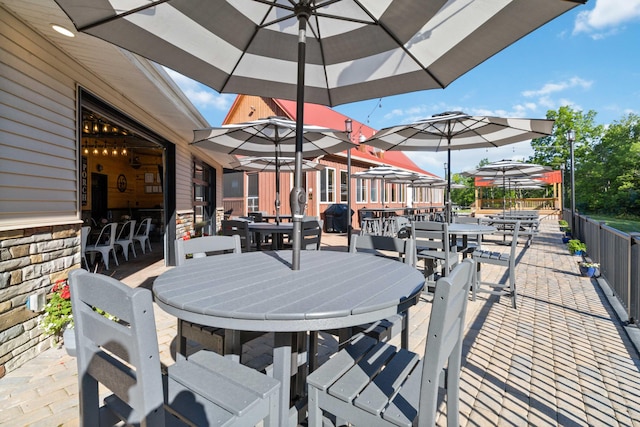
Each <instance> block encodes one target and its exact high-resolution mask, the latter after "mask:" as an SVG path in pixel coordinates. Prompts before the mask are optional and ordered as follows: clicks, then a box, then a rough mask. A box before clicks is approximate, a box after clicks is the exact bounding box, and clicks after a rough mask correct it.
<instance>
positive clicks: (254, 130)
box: [191, 117, 355, 159]
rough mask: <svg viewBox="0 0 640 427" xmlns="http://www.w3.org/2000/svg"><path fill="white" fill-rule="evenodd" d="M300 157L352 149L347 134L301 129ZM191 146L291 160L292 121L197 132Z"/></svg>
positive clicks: (279, 119)
mask: <svg viewBox="0 0 640 427" xmlns="http://www.w3.org/2000/svg"><path fill="white" fill-rule="evenodd" d="M301 137H302V157H303V158H305V159H314V158H316V157H319V156H323V155H325V154H332V153H339V152H340V151H345V150H347V149H351V148H353V147H355V144H353V143H352V142H350V141H349V138H348V136H347V133H346V132H344V131H339V130H335V129H329V128H325V127H321V126H312V125H304V126H303V127H302V133H301ZM191 144H192V145H195V146H196V147H199V148H201V149H203V150H209V151H214V152H217V153H225V154H236V155H240V156H257V157H274V158H279V157H294V158H295V154H296V122H294V121H293V120H289V119H287V118H284V117H268V118H265V119H260V120H255V121H252V122H244V123H237V124H229V125H224V126H221V127H211V128H206V129H197V130H195V131H194V132H193V142H192V143H191Z"/></svg>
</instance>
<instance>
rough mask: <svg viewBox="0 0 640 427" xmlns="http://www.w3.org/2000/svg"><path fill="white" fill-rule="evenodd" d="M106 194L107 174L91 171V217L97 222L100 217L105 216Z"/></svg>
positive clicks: (106, 206) (106, 208) (106, 207)
mask: <svg viewBox="0 0 640 427" xmlns="http://www.w3.org/2000/svg"><path fill="white" fill-rule="evenodd" d="M107 194H108V188H107V175H104V174H101V173H91V217H92V218H93V219H95V220H96V221H97V222H98V223H100V219H101V218H107V211H108V209H109V208H108V206H109V205H108V198H107Z"/></svg>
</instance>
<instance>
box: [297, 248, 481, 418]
mask: <svg viewBox="0 0 640 427" xmlns="http://www.w3.org/2000/svg"><path fill="white" fill-rule="evenodd" d="M473 267H474V262H473V261H472V260H471V259H466V260H465V261H463V262H462V263H460V264H459V265H458V266H456V268H454V270H453V271H452V272H451V274H450V275H449V276H447V277H442V278H440V279H439V280H438V282H437V284H436V290H435V300H434V304H433V307H432V309H431V317H430V320H429V329H428V331H427V342H426V345H425V351H424V357H423V358H422V360H420V356H419V355H418V354H416V353H413V352H410V351H408V350H405V349H402V348H400V349H399V348H397V347H394V346H392V345H389V344H387V343H379V342H376V341H375V340H373V339H371V338H370V337H366V336H362V337H360V338H359V339H358V340H355V341H354V342H353V343H351V344H350V345H349V346H347V347H346V348H344V349H342V350H340V351H339V352H338V353H337V354H336V355H335V356H334V357H332V358H331V359H329V360H328V361H327V362H326V363H325V364H324V365H322V366H320V367H319V368H318V369H317V370H316V371H314V372H313V373H311V374H310V375H309V377H308V378H307V383H308V384H309V426H310V427H318V426H321V425H322V421H323V413H322V411H325V412H327V413H330V414H333V415H334V416H335V417H336V419H337V420H338V421H339V423H336V424H342V423H343V421H346V422H350V423H353V424H356V425H359V426H360V425H362V426H374V425H375V426H421V427H427V426H428V427H432V426H435V425H436V415H437V409H438V388H439V387H444V389H445V392H446V394H447V396H446V402H447V425H448V426H450V427H454V426H455V427H457V426H459V425H460V423H459V389H460V365H461V359H462V338H463V331H464V326H465V313H466V308H467V301H468V297H467V296H468V294H469V288H470V286H471V282H472V276H473V269H474V268H473ZM445 367H446V369H445Z"/></svg>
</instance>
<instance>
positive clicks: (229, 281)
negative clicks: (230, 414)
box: [153, 251, 424, 422]
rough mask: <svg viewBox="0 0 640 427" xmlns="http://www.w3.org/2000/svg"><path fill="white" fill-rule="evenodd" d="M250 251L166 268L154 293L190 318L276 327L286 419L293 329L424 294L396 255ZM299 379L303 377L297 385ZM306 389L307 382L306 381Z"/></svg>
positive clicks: (395, 305) (402, 304)
mask: <svg viewBox="0 0 640 427" xmlns="http://www.w3.org/2000/svg"><path fill="white" fill-rule="evenodd" d="M291 255H292V252H291V251H279V252H278V251H275V252H274V251H264V252H248V253H243V254H227V255H217V256H214V257H208V258H201V259H197V260H193V261H192V262H190V263H188V264H186V265H183V266H178V267H175V268H173V269H171V270H169V271H166V272H165V273H162V274H161V275H160V276H159V277H158V278H157V279H156V280H155V282H154V285H153V292H154V294H155V301H156V302H157V304H158V306H159V307H160V308H162V309H163V310H164V311H166V312H168V313H170V314H172V315H174V316H176V317H178V318H180V319H184V320H186V321H189V322H194V323H199V324H202V325H206V326H212V327H217V328H225V329H232V330H244V331H264V332H275V345H274V349H273V352H274V353H273V376H274V378H276V379H278V380H280V382H281V389H280V393H281V394H280V411H279V412H280V420H281V421H282V420H287V419H289V420H290V421H292V422H296V420H297V416H296V415H295V413H296V411H295V407H294V408H292V410H293V414H290V407H289V396H290V391H291V378H290V376H291V372H292V371H291V368H292V364H291V360H292V346H293V345H297V343H294V342H293V339H292V335H297V334H299V333H305V334H306V332H307V331H321V330H327V329H341V328H348V327H353V326H357V325H361V324H365V323H370V322H374V321H376V320H380V319H384V318H386V317H389V316H391V315H393V314H397V313H402V312H405V311H407V310H408V309H409V307H410V306H412V305H414V304H416V303H417V302H418V298H419V296H420V293H421V291H422V288H423V286H424V276H423V275H422V273H421V272H420V271H418V270H417V269H415V268H413V267H411V266H409V265H408V264H404V263H401V262H398V261H394V260H388V259H384V258H380V257H375V256H371V255H366V254H357V253H345V252H335V251H301V254H300V270H296V271H294V270H291ZM299 386H300V384H298V387H299ZM303 389H304V387H303Z"/></svg>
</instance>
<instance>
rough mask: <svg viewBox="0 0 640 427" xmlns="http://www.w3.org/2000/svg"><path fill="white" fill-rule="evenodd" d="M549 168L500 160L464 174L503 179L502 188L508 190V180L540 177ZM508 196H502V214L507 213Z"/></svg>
mask: <svg viewBox="0 0 640 427" xmlns="http://www.w3.org/2000/svg"><path fill="white" fill-rule="evenodd" d="M550 170H551V168H550V167H548V166H542V165H536V164H533V163H525V162H517V161H513V160H499V161H497V162H493V163H489V164H486V165H484V166H480V167H479V168H477V169H473V170H470V171H465V172H462V175H463V176H473V177H484V178H500V177H502V187H503V188H506V178H507V177H511V178H515V177H527V176H534V175H540V174H542V173H544V172H548V171H550ZM506 204H507V200H506V195H505V194H504V193H503V196H502V213H503V214H504V213H505V212H506Z"/></svg>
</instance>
